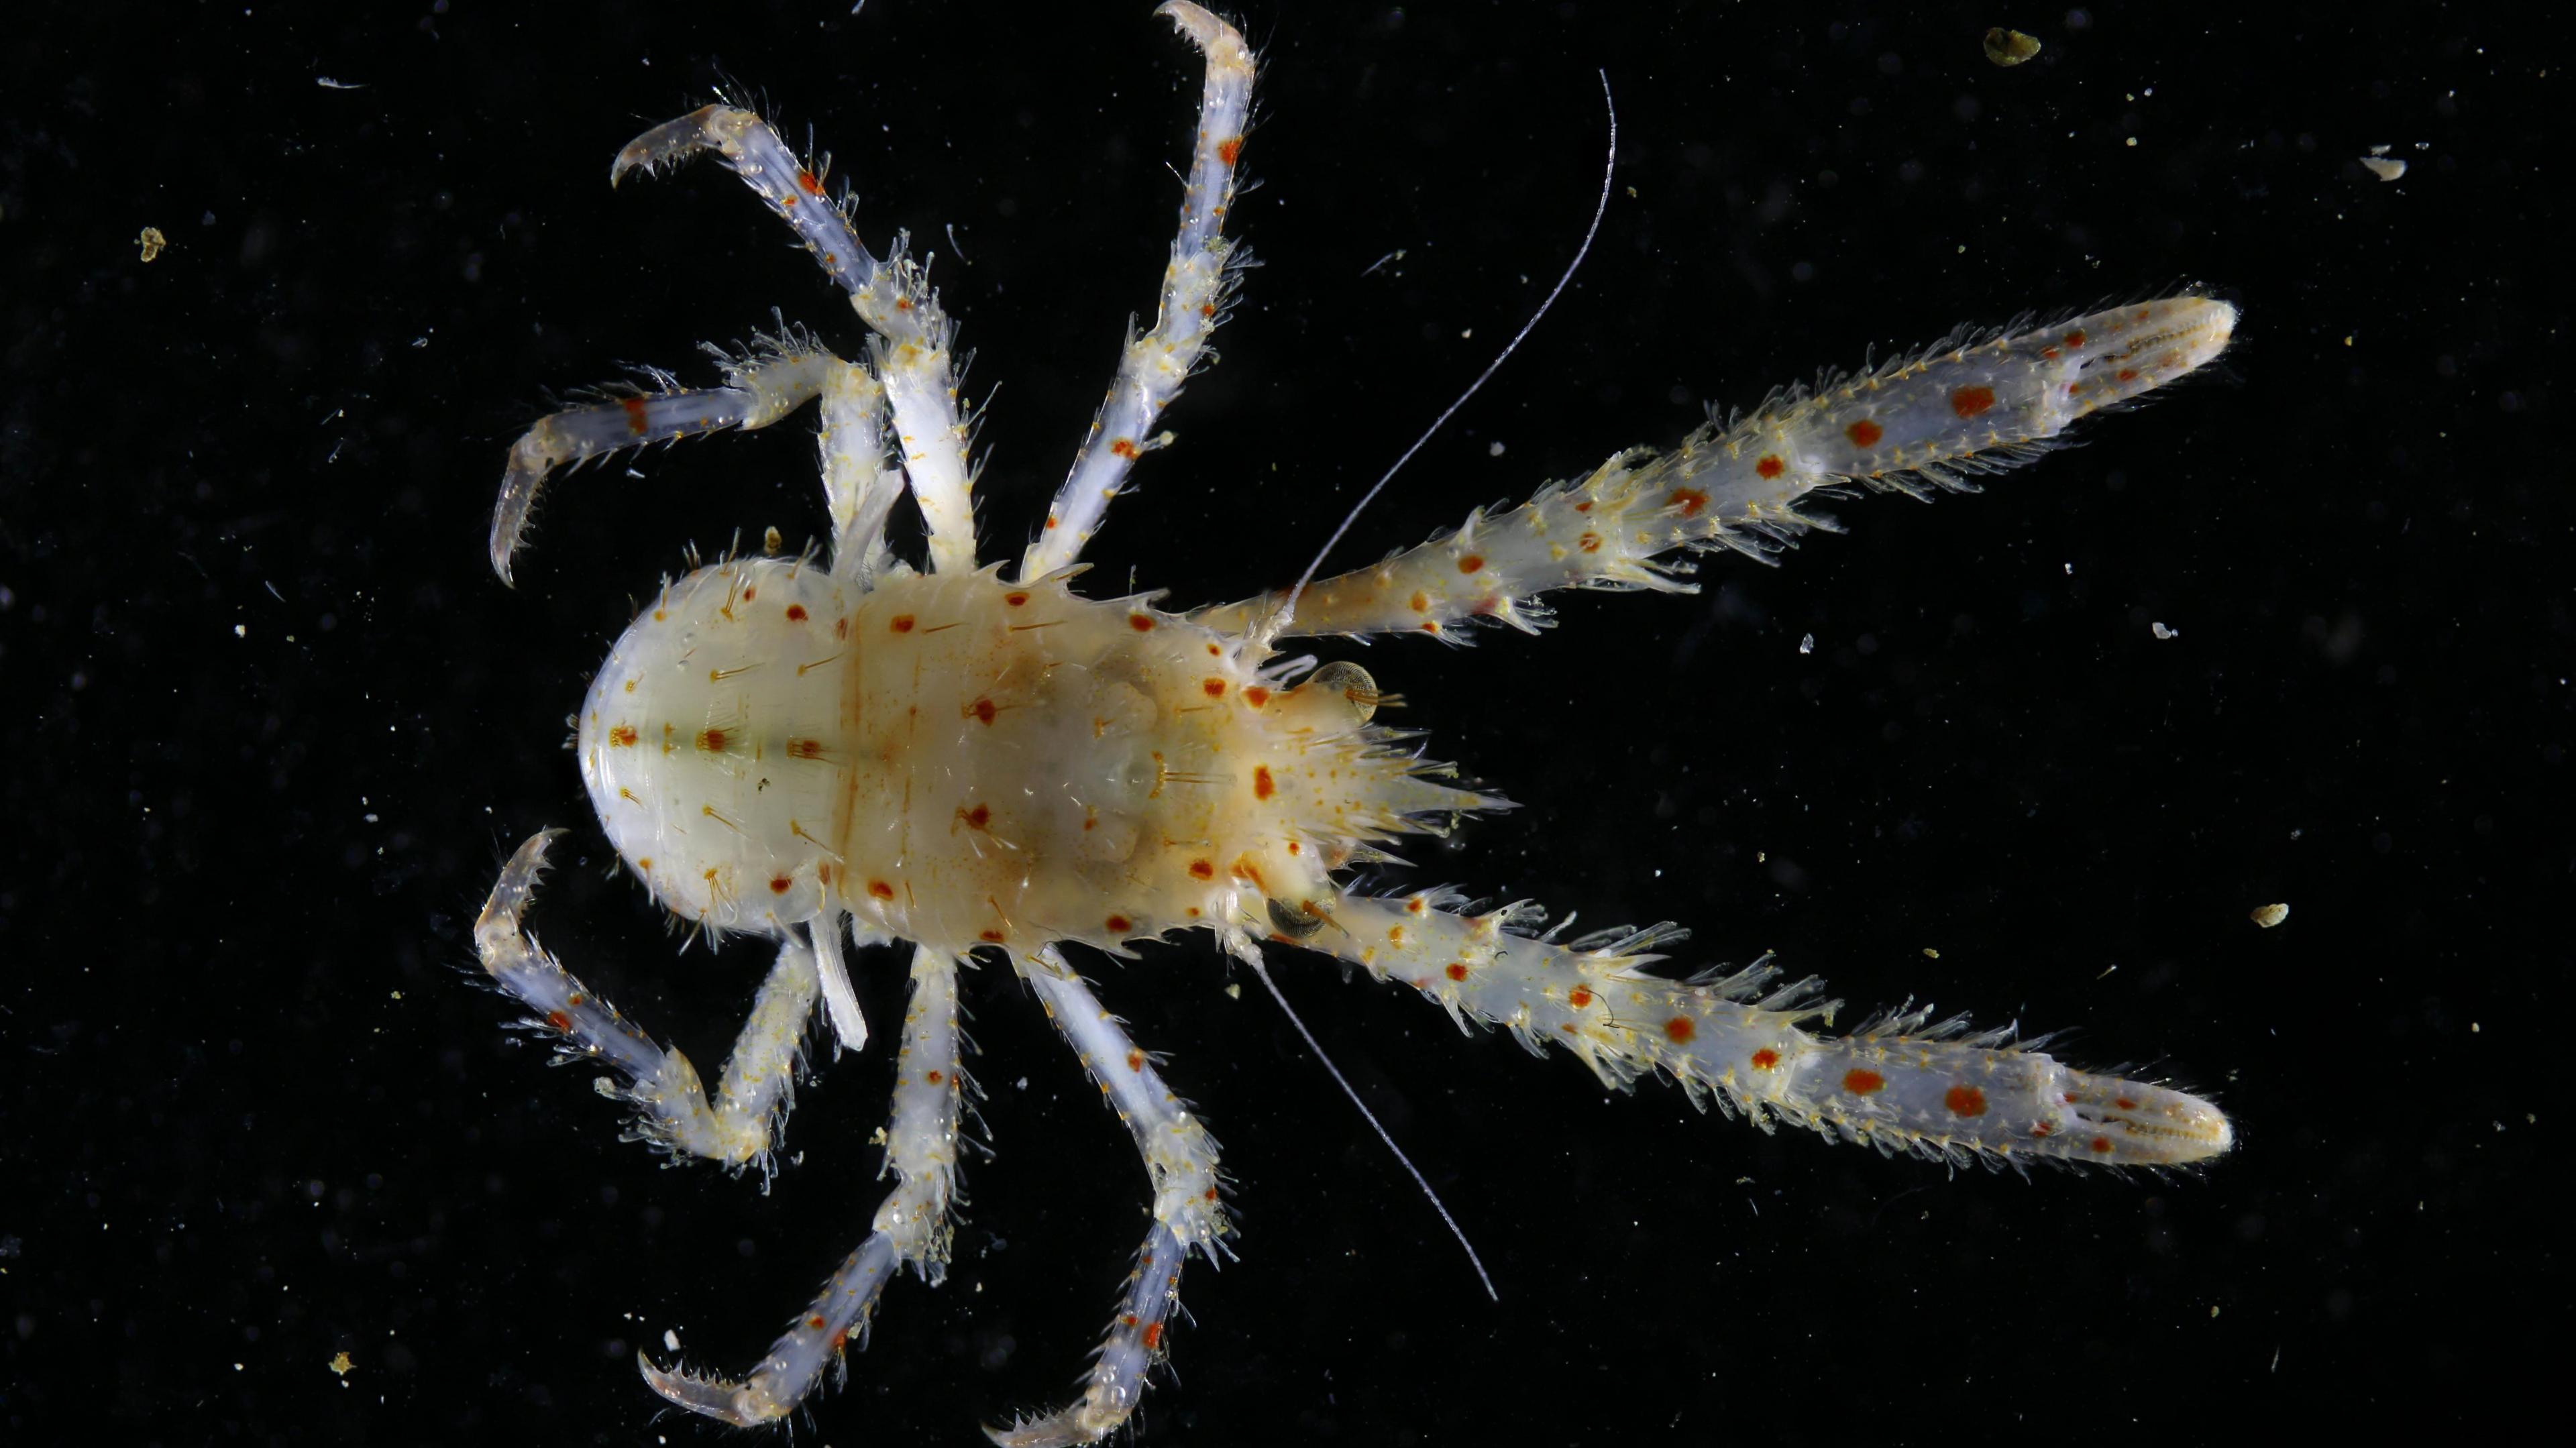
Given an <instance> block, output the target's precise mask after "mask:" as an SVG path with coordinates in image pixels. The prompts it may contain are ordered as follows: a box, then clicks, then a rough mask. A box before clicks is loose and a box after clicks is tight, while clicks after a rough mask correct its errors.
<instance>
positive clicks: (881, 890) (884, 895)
mask: <svg viewBox="0 0 2576 1448" xmlns="http://www.w3.org/2000/svg"><path fill="white" fill-rule="evenodd" d="M868 893H869V894H871V895H874V896H875V897H877V898H878V899H880V900H891V899H893V898H894V887H893V886H892V885H889V884H887V883H886V882H885V881H883V880H870V881H869V882H868Z"/></svg>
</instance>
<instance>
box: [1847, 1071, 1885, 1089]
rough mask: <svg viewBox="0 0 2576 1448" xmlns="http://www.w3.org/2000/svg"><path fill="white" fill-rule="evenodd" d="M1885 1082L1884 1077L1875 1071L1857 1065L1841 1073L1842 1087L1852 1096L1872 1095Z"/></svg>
mask: <svg viewBox="0 0 2576 1448" xmlns="http://www.w3.org/2000/svg"><path fill="white" fill-rule="evenodd" d="M1886 1084H1887V1078H1886V1077H1884V1076H1881V1075H1880V1074H1878V1073H1877V1072H1876V1071H1867V1070H1863V1069H1861V1068H1860V1067H1857V1066H1855V1067H1853V1068H1852V1069H1851V1070H1848V1071H1845V1072H1844V1073H1843V1089H1844V1090H1845V1091H1848V1092H1850V1093H1851V1094H1853V1095H1854V1096H1874V1095H1876V1094H1878V1090H1879V1088H1880V1087H1883V1086H1885V1085H1886Z"/></svg>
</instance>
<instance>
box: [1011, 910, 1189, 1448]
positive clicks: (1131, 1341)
mask: <svg viewBox="0 0 2576 1448" xmlns="http://www.w3.org/2000/svg"><path fill="white" fill-rule="evenodd" d="M1019 968H1020V976H1021V978H1022V979H1024V980H1026V981H1027V982H1028V983H1029V988H1030V989H1031V990H1033V991H1035V992H1036V993H1037V997H1038V1002H1039V1004H1041V1005H1043V1006H1044V1007H1046V1013H1047V1018H1048V1019H1050V1020H1052V1021H1054V1022H1055V1024H1056V1028H1057V1029H1058V1030H1060V1031H1062V1032H1064V1038H1065V1040H1066V1041H1067V1042H1068V1043H1070V1044H1071V1045H1072V1047H1073V1049H1074V1054H1075V1055H1077V1056H1079V1057H1080V1058H1081V1060H1082V1065H1083V1069H1084V1070H1086V1071H1089V1072H1090V1073H1091V1078H1092V1079H1093V1080H1094V1081H1097V1082H1099V1083H1100V1090H1101V1092H1102V1094H1103V1095H1106V1096H1107V1097H1108V1098H1109V1103H1110V1105H1111V1106H1112V1107H1113V1108H1114V1109H1116V1111H1117V1112H1118V1118H1119V1119H1120V1120H1121V1121H1124V1122H1126V1123H1127V1129H1128V1130H1129V1131H1131V1132H1133V1133H1135V1137H1136V1149H1137V1151H1138V1152H1139V1153H1141V1154H1142V1155H1143V1156H1144V1158H1145V1167H1146V1170H1147V1172H1148V1173H1149V1174H1150V1175H1151V1177H1152V1178H1153V1184H1154V1208H1153V1215H1154V1222H1153V1225H1152V1227H1150V1228H1149V1229H1147V1231H1146V1233H1145V1244H1144V1246H1143V1247H1142V1248H1141V1249H1139V1250H1138V1252H1137V1254H1136V1270H1135V1272H1134V1273H1133V1274H1132V1275H1130V1276H1129V1278H1128V1279H1127V1291H1126V1296H1125V1298H1124V1299H1123V1300H1122V1301H1121V1303H1120V1304H1119V1309H1118V1316H1117V1317H1116V1318H1115V1319H1113V1320H1112V1321H1111V1323H1110V1325H1109V1337H1108V1339H1107V1340H1106V1341H1105V1342H1103V1343H1102V1344H1101V1345H1100V1353H1099V1357H1098V1360H1097V1361H1096V1362H1094V1363H1093V1364H1092V1369H1091V1376H1090V1379H1089V1381H1088V1383H1087V1384H1086V1386H1085V1388H1084V1391H1083V1394H1082V1396H1081V1397H1079V1398H1077V1399H1075V1400H1074V1401H1073V1402H1071V1403H1069V1404H1067V1405H1066V1406H1064V1407H1062V1408H1059V1409H1057V1410H1056V1411H1055V1412H1053V1413H1050V1414H1048V1415H1046V1416H1045V1417H1042V1418H1030V1419H1023V1420H1021V1421H1019V1422H1015V1423H1013V1424H1012V1425H1011V1426H1010V1427H1008V1428H992V1427H988V1428H986V1429H985V1430H984V1431H985V1433H986V1435H987V1436H989V1437H990V1438H991V1439H992V1440H993V1441H994V1442H995V1443H998V1444H1001V1445H1002V1448H1065V1445H1070V1444H1078V1443H1096V1442H1099V1441H1100V1440H1101V1439H1102V1438H1105V1437H1107V1436H1108V1435H1109V1434H1111V1433H1113V1432H1115V1431H1116V1430H1117V1428H1118V1426H1119V1425H1120V1424H1122V1423H1124V1422H1126V1421H1127V1417H1128V1415H1129V1414H1131V1413H1133V1412H1134V1411H1135V1410H1136V1402H1137V1399H1139V1398H1140V1397H1142V1396H1143V1395H1144V1391H1145V1374H1146V1372H1147V1370H1148V1369H1150V1368H1151V1367H1152V1366H1153V1365H1154V1364H1155V1363H1157V1362H1159V1361H1161V1360H1162V1358H1163V1357H1164V1356H1165V1353H1164V1346H1163V1339H1164V1333H1165V1330H1166V1327H1167V1324H1168V1321H1169V1319H1170V1316H1171V1311H1172V1308H1173V1307H1174V1306H1175V1305H1176V1304H1177V1303H1179V1301H1180V1279H1181V1264H1182V1262H1183V1260H1184V1259H1185V1258H1186V1257H1187V1256H1188V1255H1189V1253H1190V1252H1191V1251H1192V1250H1196V1251H1200V1252H1204V1253H1206V1254H1207V1255H1208V1258H1209V1260H1210V1261H1215V1260H1216V1253H1217V1251H1218V1249H1219V1247H1220V1245H1221V1243H1222V1239H1223V1238H1224V1236H1225V1235H1226V1233H1227V1232H1228V1231H1230V1230H1231V1228H1230V1226H1229V1224H1228V1223H1227V1221H1226V1216H1225V1207H1224V1204H1223V1202H1222V1200H1221V1181H1220V1177H1219V1175H1218V1171H1217V1148H1216V1138H1215V1137H1213V1136H1211V1135H1210V1134H1209V1133H1208V1129H1207V1128H1206V1127H1205V1126H1203V1125H1201V1124H1200V1123H1199V1121H1198V1118H1197V1117H1195V1116H1193V1115H1192V1114H1191V1113H1190V1110H1189V1107H1188V1106H1187V1105H1186V1104H1185V1103H1184V1102H1182V1100H1181V1099H1180V1098H1179V1097H1178V1096H1175V1095H1173V1094H1172V1090H1171V1088H1170V1087H1169V1086H1166V1085H1164V1084H1163V1077H1162V1073H1161V1072H1159V1071H1156V1070H1155V1069H1154V1063H1153V1060H1152V1058H1150V1057H1148V1056H1147V1055H1146V1054H1145V1053H1144V1052H1143V1051H1141V1050H1139V1049H1137V1047H1136V1043H1135V1042H1134V1041H1132V1040H1130V1039H1128V1036H1127V1033H1126V1031H1124V1030H1122V1029H1121V1028H1120V1026H1119V1024H1118V1020H1117V1018H1116V1017H1114V1016H1112V1015H1110V1014H1109V1012H1108V1011H1107V1010H1106V1009H1104V1008H1103V1007H1102V1006H1101V1004H1100V998H1099V997H1097V996H1095V995H1093V994H1092V993H1091V989H1090V987H1088V986H1086V985H1084V984H1083V983H1082V978H1081V977H1080V976H1077V975H1075V974H1074V973H1073V969H1072V967H1070V966H1068V965H1066V964H1065V961H1064V957H1063V955H1062V954H1060V953H1059V952H1058V951H1057V950H1056V949H1055V947H1053V946H1048V947H1047V948H1045V949H1043V950H1040V951H1038V952H1037V954H1036V955H1035V957H1034V958H1024V959H1021V960H1020V961H1019Z"/></svg>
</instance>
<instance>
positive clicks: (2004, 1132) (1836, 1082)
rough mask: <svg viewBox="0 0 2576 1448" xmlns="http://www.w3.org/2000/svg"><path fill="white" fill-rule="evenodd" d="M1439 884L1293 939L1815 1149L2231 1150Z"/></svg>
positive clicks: (1616, 1082) (1898, 1027)
mask: <svg viewBox="0 0 2576 1448" xmlns="http://www.w3.org/2000/svg"><path fill="white" fill-rule="evenodd" d="M1446 904H1447V901H1446V900H1445V899H1444V897H1442V896H1441V895H1440V894H1438V893H1435V892H1423V893H1418V894H1413V895H1405V896H1397V897H1392V898H1386V899H1373V898H1369V897H1364V896H1357V895H1345V896H1342V897H1341V898H1340V899H1338V900H1336V901H1334V902H1331V903H1330V904H1329V905H1328V906H1326V907H1324V913H1326V914H1327V915H1328V916H1329V918H1328V920H1327V922H1326V924H1325V927H1324V928H1323V929H1322V930H1320V931H1318V932H1316V933H1315V934H1313V935H1312V936H1310V937H1308V938H1306V939H1304V940H1302V941H1295V942H1290V943H1294V944H1302V945H1304V946H1305V947H1306V948H1308V949H1310V950H1319V951H1323V952H1325V953H1327V954H1330V955H1334V956H1338V957H1340V958H1341V959H1344V960H1347V961H1351V962H1353V963H1354V964H1357V965H1360V966H1364V967H1366V968H1367V969H1368V970H1369V971H1370V972H1371V973H1372V974H1374V975H1376V976H1377V977H1379V978H1380V979H1382V980H1397V981H1402V982H1404V983H1405V984H1407V985H1410V986H1412V987H1413V988H1414V989H1416V990H1419V991H1421V992H1422V993H1423V994H1424V995H1427V996H1429V997H1431V999H1432V1000H1434V1001H1436V1002H1438V1003H1439V1004H1440V1005H1441V1006H1443V1007H1445V1008H1446V1009H1447V1010H1448V1011H1449V1013H1450V1015H1451V1016H1452V1017H1453V1018H1454V1019H1456V1020H1457V1021H1458V1023H1459V1024H1460V1026H1461V1027H1464V1026H1465V1025H1466V1024H1467V1022H1468V1021H1470V1020H1474V1021H1477V1022H1481V1023H1484V1024H1487V1025H1500V1026H1503V1027H1505V1028H1507V1029H1509V1030H1510V1031H1511V1032H1512V1034H1513V1035H1514V1036H1516V1037H1518V1038H1519V1039H1520V1041H1521V1043H1522V1044H1524V1045H1526V1046H1528V1047H1529V1048H1530V1049H1531V1050H1533V1051H1540V1052H1543V1051H1544V1050H1545V1049H1546V1047H1547V1046H1548V1045H1549V1044H1550V1043H1553V1044H1556V1045H1559V1046H1563V1047H1565V1048H1566V1049H1568V1050H1570V1051H1572V1052H1573V1053H1574V1054H1575V1055H1576V1056H1577V1057H1578V1058H1579V1059H1581V1060H1582V1061H1583V1062H1584V1064H1585V1065H1587V1066H1590V1067H1591V1068H1592V1070H1593V1071H1594V1073H1595V1074H1597V1075H1599V1076H1600V1077H1601V1079H1602V1080H1603V1081H1604V1082H1606V1083H1608V1084H1610V1085H1612V1086H1615V1087H1620V1088H1625V1087H1627V1086H1628V1085H1630V1084H1631V1083H1633V1082H1634V1081H1635V1080H1636V1079H1637V1078H1638V1077H1640V1076H1644V1075H1649V1074H1652V1073H1656V1072H1662V1073H1664V1074H1667V1075H1670V1076H1671V1077H1672V1078H1673V1079H1674V1080H1676V1081H1678V1082H1680V1083H1681V1085H1682V1088H1683V1089H1684V1090H1686V1091H1688V1092H1689V1093H1690V1094H1691V1097H1692V1099H1693V1100H1694V1101H1697V1102H1700V1103H1701V1104H1703V1105H1704V1104H1706V1103H1707V1102H1708V1101H1710V1100H1714V1101H1715V1102H1716V1103H1717V1105H1718V1106H1719V1108H1720V1109H1722V1110H1725V1111H1728V1112H1730V1113H1732V1112H1741V1113H1743V1114H1744V1115H1745V1116H1746V1117H1748V1118H1750V1119H1751V1120H1752V1121H1754V1122H1755V1123H1756V1124H1758V1125H1761V1126H1763V1127H1764V1128H1765V1129H1766V1130H1767V1129H1769V1128H1770V1127H1771V1125H1772V1123H1773V1121H1774V1120H1775V1119H1776V1120H1778V1121H1785V1122H1787V1123H1788V1124H1790V1125H1791V1126H1802V1127H1806V1128H1808V1129H1811V1130H1813V1131H1815V1132H1817V1133H1819V1134H1820V1135H1822V1136H1824V1137H1826V1138H1827V1139H1828V1140H1837V1139H1838V1140H1843V1141H1856V1142H1861V1143H1864V1144H1867V1145H1872V1146H1876V1147H1878V1148H1879V1149H1880V1150H1882V1151H1886V1152H1891V1153H1892V1152H1912V1153H1914V1154H1916V1155H1920V1156H1925V1157H1930V1158H1934V1159H1938V1160H1945V1161H1949V1162H1953V1163H1960V1164H1964V1163H1967V1162H1969V1161H1983V1162H1984V1163H1986V1164H1987V1165H1989V1166H2003V1165H2018V1164H2020V1163H2024V1162H2028V1161H2033V1160H2041V1161H2054V1162H2059V1163H2069V1164H2071V1163H2078V1162H2087V1163H2093V1164H2097V1165H2106V1166H2145V1167H2168V1166H2182V1165H2185V1164H2188V1163H2191V1162H2195V1161H2199V1160H2202V1159H2204V1158H2207V1157H2212V1156H2216V1155H2218V1154H2219V1153H2221V1152H2224V1151H2226V1150H2227V1149H2228V1148H2229V1147H2230V1146H2231V1145H2233V1144H2234V1141H2235V1128H2234V1126H2233V1125H2232V1124H2231V1123H2230V1122H2229V1121H2228V1119H2227V1117H2226V1116H2225V1115H2224V1114H2223V1113H2221V1112H2220V1111H2219V1109H2218V1108H2217V1107H2216V1106H2214V1105H2212V1104H2210V1103H2209V1102H2207V1101H2204V1100H2202V1099H2201V1098H2199V1097H2197V1096H2193V1095H2190V1094H2188V1093H2186V1092H2182V1091H2178V1090H2175V1089H2173V1088H2171V1087H2167V1086H2161V1085H2157V1084H2154V1083H2151V1082H2145V1081H2129V1080H2122V1079H2120V1078H2117V1077H2112V1076H2101V1075H2096V1074H2093V1073H2091V1072H2087V1071H2081V1070H2077V1069H2075V1068H2074V1067H2071V1066H2067V1065H2065V1064H2063V1063H2062V1062H2059V1061H2057V1060H2056V1059H2055V1058H2053V1057H2051V1056H2049V1055H2047V1054H2045V1053H2043V1052H2042V1051H2040V1050H2039V1049H2038V1048H2039V1047H2040V1046H2041V1045H2042V1044H2044V1040H2031V1041H2021V1042H2016V1040H2015V1038H2014V1032H2013V1031H2012V1029H2011V1028H2009V1027H2006V1028H2003V1029H1999V1030H1987V1031H1979V1032H1974V1033H1971V1032H1969V1031H1968V1029H1967V1027H1966V1024H1965V1023H1964V1022H1963V1021H1959V1020H1955V1019H1953V1020H1948V1021H1940V1022H1935V1021H1934V1020H1933V1019H1932V1013H1931V1011H1930V1010H1928V1009H1924V1010H1899V1011H1895V1012H1891V1013H1889V1014H1887V1015H1884V1016H1880V1017H1878V1018H1876V1019H1875V1020H1873V1021H1871V1022H1869V1023H1867V1024H1864V1025H1863V1026H1861V1027H1860V1029H1858V1030H1856V1031H1854V1032H1853V1033H1852V1034H1851V1035H1849V1036H1829V1035H1821V1034H1817V1033H1814V1032H1812V1031H1810V1030H1809V1029H1807V1027H1808V1026H1810V1025H1811V1024H1815V1023H1819V1022H1826V1023H1829V1022H1830V1020H1831V1018H1832V1015H1833V1012H1834V1010H1835V1009H1836V1007H1837V1006H1838V1005H1839V1004H1840V1003H1839V1002H1836V1001H1826V1000H1820V999H1818V997H1819V996H1820V995H1821V994H1822V989H1823V988H1822V986H1821V985H1820V983H1818V982H1817V981H1815V980H1813V979H1812V978H1811V979H1808V980H1802V981H1798V982H1795V983H1793V984H1790V985H1787V986H1781V985H1779V984H1778V981H1779V976H1780V972H1779V970H1778V969H1777V968H1776V967H1774V966H1772V965H1770V964H1768V963H1767V960H1766V961H1765V962H1757V963H1756V964H1755V965H1753V966H1752V967H1751V968H1749V969H1746V970H1742V971H1738V972H1736V973H1734V974H1732V975H1727V976H1715V975H1703V976H1698V977H1694V978H1692V979H1690V980H1671V979H1666V978H1663V977H1660V976H1655V975H1649V974H1647V973H1646V972H1645V971H1644V970H1643V969H1642V967H1644V966H1646V965H1648V964H1650V963H1652V962H1653V961H1656V960H1658V959H1661V958H1662V957H1660V956H1659V955H1656V954H1654V953H1653V951H1654V948H1655V947H1657V946H1659V945H1665V944H1669V943H1671V942H1673V941H1676V940H1679V939H1681V938H1682V936H1683V934H1684V932H1682V931H1680V930H1677V929H1675V928H1674V927H1672V926H1670V925H1658V926H1654V927H1651V928H1649V929H1645V930H1637V931H1630V930H1625V929H1621V930H1614V931H1603V932H1600V933H1598V934H1595V935H1591V936H1586V937H1584V938H1582V939H1579V940H1575V941H1571V942H1568V943H1566V944H1562V945H1560V944H1557V943H1555V942H1554V941H1552V940H1549V939H1547V938H1544V937H1534V936H1532V935H1529V934H1526V933H1523V932H1524V930H1525V928H1526V927H1528V926H1530V925H1533V924H1535V920H1534V916H1535V913H1536V912H1534V911H1532V910H1530V909H1529V908H1528V907H1525V906H1513V907H1509V908H1506V909H1503V910H1497V911H1494V912H1492V913H1490V914H1486V915H1480V916H1473V917H1470V916H1462V915H1458V914H1455V913H1453V912H1452V911H1451V910H1449V909H1447V908H1445V906H1446Z"/></svg>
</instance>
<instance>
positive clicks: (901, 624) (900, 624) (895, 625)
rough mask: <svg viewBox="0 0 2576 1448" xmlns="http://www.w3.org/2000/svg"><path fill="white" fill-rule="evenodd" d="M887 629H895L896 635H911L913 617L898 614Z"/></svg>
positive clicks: (906, 614)
mask: <svg viewBox="0 0 2576 1448" xmlns="http://www.w3.org/2000/svg"><path fill="white" fill-rule="evenodd" d="M886 627H888V628H890V629H893V630H894V631H895V632H896V633H910V632H912V615H911V614H908V613H899V614H896V615H895V616H894V618H893V620H892V621H891V622H889V623H888V624H887V625H886Z"/></svg>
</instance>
